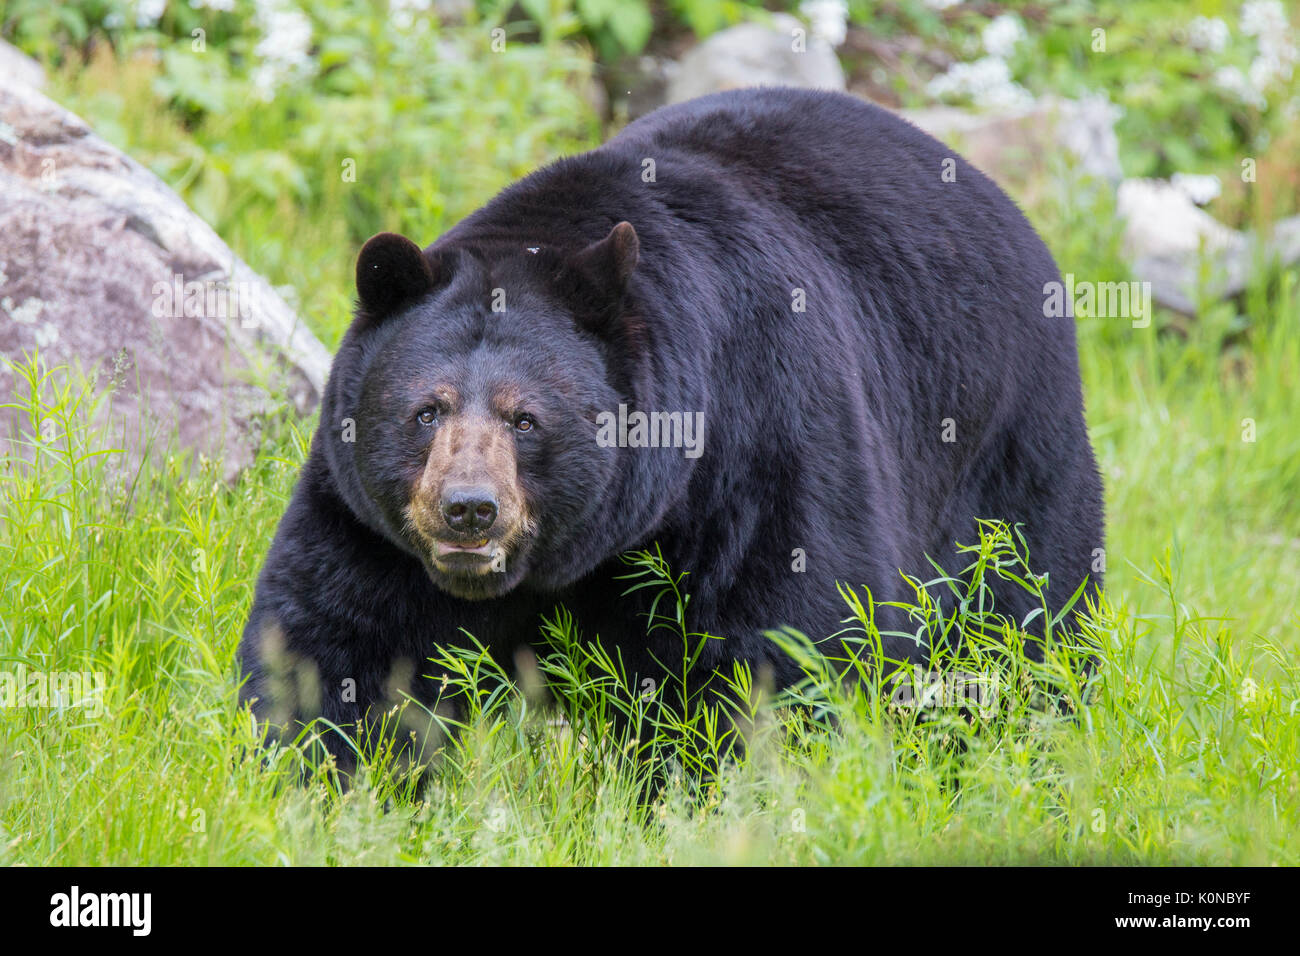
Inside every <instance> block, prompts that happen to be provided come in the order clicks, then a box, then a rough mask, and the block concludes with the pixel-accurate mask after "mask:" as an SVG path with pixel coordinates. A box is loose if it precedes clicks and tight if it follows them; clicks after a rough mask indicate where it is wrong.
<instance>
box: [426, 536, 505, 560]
mask: <svg viewBox="0 0 1300 956" xmlns="http://www.w3.org/2000/svg"><path fill="white" fill-rule="evenodd" d="M496 549H497V546H496V544H495V543H494V542H493V541H492V540H491V539H489V538H478V539H474V540H470V541H447V540H444V539H441V538H440V539H438V540H436V541H435V542H434V545H433V554H434V557H435V558H436V559H438V560H440V561H441V560H443V559H445V558H462V559H465V558H491V557H492V555H493V554H494V553H495V552H496Z"/></svg>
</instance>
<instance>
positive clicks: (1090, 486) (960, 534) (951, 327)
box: [239, 89, 1103, 763]
mask: <svg viewBox="0 0 1300 956" xmlns="http://www.w3.org/2000/svg"><path fill="white" fill-rule="evenodd" d="M356 281H357V295H358V304H357V308H356V314H355V318H354V321H353V323H352V326H351V328H350V329H349V330H348V332H347V335H346V336H345V337H344V339H343V342H342V345H341V346H340V347H339V350H338V354H337V356H336V357H335V359H334V364H333V368H332V370H331V373H330V379H329V385H328V389H327V393H326V395H325V398H324V402H323V405H322V410H321V418H320V425H319V428H318V430H317V432H316V435H315V438H314V440H313V443H312V447H311V452H310V455H309V457H308V459H307V462H306V464H305V465H304V467H303V470H302V474H301V476H300V478H299V481H298V485H297V488H296V490H295V492H294V495H293V499H292V501H291V503H290V505H289V508H288V511H287V513H286V514H285V516H284V518H283V520H282V521H281V523H280V526H279V530H278V531H277V533H276V536H275V541H274V543H273V544H272V546H271V551H270V555H269V557H268V558H267V561H266V565H265V567H264V569H263V570H262V573H261V576H260V578H259V579H258V583H257V592H256V597H255V601H254V604H253V608H252V612H251V615H250V618H249V621H248V624H247V628H246V630H245V632H244V635H243V640H242V643H241V645H240V649H239V655H240V661H241V664H242V667H243V670H244V673H245V674H246V676H247V678H248V679H247V681H246V682H245V684H244V686H243V690H242V694H243V697H244V699H249V700H253V701H255V705H254V706H255V709H256V710H257V711H258V712H259V713H261V714H262V715H264V716H267V717H270V718H275V719H273V720H272V723H276V722H277V720H278V721H279V722H281V723H283V722H289V723H292V722H294V721H303V720H307V719H310V718H311V717H315V716H323V717H325V718H327V719H328V720H329V721H330V722H332V723H334V724H336V725H339V726H341V727H349V726H359V724H358V722H359V721H362V720H363V718H365V717H366V714H367V712H370V713H372V714H373V713H374V712H375V711H377V710H379V709H380V708H382V707H384V706H386V705H387V704H388V703H389V702H391V701H392V700H393V699H394V693H395V685H396V684H401V685H402V686H403V687H404V688H406V689H408V690H409V692H410V693H411V694H413V695H414V696H415V697H416V698H417V699H419V700H421V701H423V702H425V703H432V701H433V700H434V698H435V697H436V695H437V693H438V690H439V686H438V681H437V680H436V679H429V678H430V677H431V676H432V677H436V675H429V674H428V673H427V671H428V665H427V664H426V663H425V662H426V660H427V658H428V657H429V654H430V650H431V648H432V647H433V646H434V645H436V644H440V643H442V644H446V643H451V642H457V641H461V640H463V639H464V638H463V634H462V630H463V631H467V632H469V633H470V634H472V635H474V636H475V637H476V638H477V639H478V640H479V641H481V642H483V643H484V644H485V645H487V646H488V647H489V648H490V649H491V650H492V651H493V653H494V655H495V656H496V657H497V660H499V661H502V662H509V661H510V660H512V658H513V655H514V654H515V653H516V651H517V650H518V649H519V648H521V647H527V646H529V645H530V644H532V643H534V642H536V640H537V639H538V628H539V617H540V616H541V615H543V614H546V613H548V612H550V611H552V610H553V609H554V608H555V607H556V606H557V605H563V606H565V607H566V608H568V610H569V611H571V612H572V613H573V615H574V617H575V619H576V620H577V622H578V624H579V626H580V627H581V629H582V631H583V633H584V634H587V635H589V636H593V635H599V636H600V638H601V640H602V642H603V643H604V644H605V645H606V646H612V647H615V648H617V650H618V651H619V653H621V655H622V657H623V659H624V661H625V662H626V664H627V666H628V668H629V670H630V671H631V672H632V673H633V674H635V675H651V676H654V675H656V674H660V673H662V667H663V666H664V665H667V666H673V665H674V662H677V663H679V662H680V661H681V655H682V653H683V649H682V645H681V641H680V639H679V638H678V639H674V638H673V637H670V636H668V635H663V636H658V637H657V636H656V635H655V633H651V634H647V630H646V622H645V620H644V618H643V616H642V615H641V614H639V613H638V607H637V606H636V605H635V604H633V603H630V602H629V601H627V600H624V599H623V598H622V597H621V593H622V592H623V591H624V590H625V582H622V581H619V580H616V578H617V577H618V576H620V575H625V574H626V573H627V566H626V564H624V563H623V562H621V561H620V556H621V555H623V554H624V553H626V552H628V551H629V550H632V549H638V548H645V547H650V546H653V545H657V546H658V547H659V548H660V549H661V550H662V553H663V555H664V557H665V558H666V559H667V561H668V564H669V565H670V566H671V567H672V568H673V569H674V570H676V571H686V572H689V577H688V578H687V585H686V590H688V591H689V592H690V594H691V600H690V603H689V613H690V615H691V620H690V624H691V627H692V629H693V630H695V631H699V632H707V633H709V634H713V635H717V636H718V637H720V638H722V640H716V641H710V642H708V643H707V645H706V647H705V649H704V652H703V656H702V658H701V659H700V660H699V661H698V662H697V664H696V667H697V668H703V671H704V672H705V673H707V672H709V671H712V670H714V669H716V668H718V667H720V666H722V665H724V664H727V663H729V662H734V661H737V660H741V661H746V662H748V663H750V664H751V665H752V666H753V667H754V669H755V670H756V671H758V670H765V671H767V672H768V673H769V674H770V676H771V677H772V678H773V679H774V680H775V682H776V683H777V684H783V683H785V682H788V681H791V680H792V679H794V678H795V677H796V676H797V674H796V668H795V666H794V664H793V663H792V662H791V661H790V660H789V659H788V658H787V657H786V656H785V655H784V654H782V653H781V652H779V651H778V650H777V648H776V645H775V644H773V643H772V642H771V641H770V639H768V638H766V637H765V636H764V631H765V630H768V629H772V628H777V627H780V626H783V625H785V626H791V627H794V628H798V629H799V630H801V631H803V632H804V633H806V634H808V635H810V636H812V637H814V638H827V636H828V635H833V634H835V633H836V632H837V631H840V630H841V628H842V621H843V619H844V618H845V617H846V611H847V609H846V607H845V605H844V603H843V599H842V598H841V596H840V595H839V594H838V593H837V588H836V582H845V583H847V584H850V585H853V586H863V585H865V586H867V587H869V588H870V589H871V592H872V594H873V596H874V597H875V598H876V599H877V600H878V601H889V600H895V599H899V598H903V597H906V596H907V592H906V590H905V589H904V581H903V580H902V577H901V576H900V571H902V572H907V573H911V574H917V575H926V576H929V574H928V572H930V571H932V568H931V566H930V564H929V562H928V561H927V556H928V557H930V558H932V559H933V560H934V561H936V562H937V563H939V564H940V565H941V566H943V567H945V568H949V569H954V566H955V564H956V552H955V542H958V541H963V542H969V541H971V540H972V539H973V538H974V537H975V519H976V518H996V519H1001V520H1005V521H1007V522H1019V523H1023V526H1024V533H1025V536H1026V538H1027V541H1028V544H1029V548H1030V555H1031V560H1032V562H1033V565H1034V567H1035V569H1036V570H1039V571H1045V572H1048V574H1049V575H1050V578H1049V580H1050V586H1049V589H1048V595H1049V603H1052V605H1053V609H1056V608H1059V607H1061V606H1062V605H1063V604H1064V602H1065V601H1066V600H1067V599H1068V598H1069V596H1070V595H1071V594H1072V593H1073V592H1074V591H1075V589H1076V588H1077V587H1078V586H1079V585H1080V584H1081V583H1083V582H1085V581H1088V587H1089V588H1090V589H1092V590H1094V591H1095V589H1097V588H1098V587H1099V586H1100V577H1099V576H1098V575H1096V574H1093V573H1091V565H1092V564H1093V562H1094V559H1095V554H1096V552H1097V549H1099V548H1101V546H1102V534H1103V529H1102V493H1101V483H1100V480H1099V477H1098V471H1097V467H1096V463H1095V460H1094V458H1093V453H1092V449H1091V447H1090V445H1089V440H1088V434H1087V431H1086V428H1085V423H1084V407H1083V396H1082V390H1081V387H1080V381H1079V371H1078V358H1077V354H1076V346H1075V334H1074V328H1073V324H1072V320H1071V319H1070V318H1066V317H1059V316H1057V315H1056V314H1055V312H1054V311H1053V310H1050V309H1045V307H1044V303H1045V296H1046V290H1047V289H1048V288H1050V284H1051V283H1057V282H1059V281H1060V275H1059V273H1058V271H1057V268H1056V265H1055V263H1054V262H1053V260H1052V257H1051V255H1050V253H1049V252H1048V251H1047V249H1046V247H1045V246H1044V245H1043V243H1042V241H1041V240H1040V239H1039V238H1038V236H1037V235H1036V234H1035V232H1034V230H1033V228H1032V227H1031V226H1030V225H1029V223H1028V222H1027V221H1026V220H1025V218H1024V217H1023V215H1022V214H1021V213H1020V211H1019V210H1018V209H1017V208H1016V206H1015V204H1014V203H1012V201H1011V200H1010V199H1008V198H1007V196H1006V195H1005V194H1004V193H1002V191H1001V190H1000V189H998V187H997V186H995V185H994V184H993V182H992V181H990V180H989V179H987V178H986V177H985V176H983V175H982V174H981V173H980V172H978V171H977V170H975V169H974V168H972V167H971V166H969V165H968V164H967V163H966V162H965V161H963V160H962V159H961V158H960V157H957V156H955V155H954V154H953V153H952V151H951V150H949V149H948V148H946V147H945V146H943V145H942V144H941V143H939V142H938V141H936V140H934V139H932V138H931V137H929V136H927V135H926V134H924V133H922V132H920V131H919V130H917V129H916V128H914V127H913V126H911V125H909V124H908V123H906V122H904V121H903V120H902V119H900V118H898V117H896V116H894V115H893V114H891V113H889V112H887V111H885V110H883V109H880V108H877V107H874V106H871V105H868V104H866V103H863V102H860V101H857V100H854V99H852V98H850V97H848V96H844V95H840V94H832V93H823V92H809V91H799V90H792V89H762V90H748V91H738V92H730V93H723V94H718V95H714V96H708V97H704V98H702V99H699V100H695V101H692V102H689V103H685V104H681V105H677V106H672V107H668V108H665V109H661V110H659V111H657V112H655V113H653V114H651V115H649V116H647V117H645V118H643V119H640V120H638V121H636V122H634V123H632V124H630V125H629V126H628V127H627V128H626V129H624V130H623V131H622V132H621V133H619V134H618V135H617V136H615V137H614V138H613V139H611V140H610V141H609V142H608V143H606V144H605V145H604V146H601V147H600V148H598V149H595V150H593V151H591V152H588V153H584V154H582V155H578V156H573V157H569V158H565V159H561V160H559V161H557V162H555V163H553V164H551V165H549V166H547V167H545V168H543V169H541V170H539V171H537V172H535V173H533V174H532V175H530V176H528V177H527V178H525V179H524V180H522V181H520V182H518V183H516V184H514V185H512V186H510V187H509V188H507V189H506V190H504V191H503V192H502V193H501V194H500V195H498V196H497V197H496V198H495V199H493V200H492V201H491V202H490V203H488V204H487V205H486V206H485V207H483V208H482V209H480V210H479V211H477V212H475V213H473V214H472V215H470V216H469V217H468V218H466V219H464V220H463V221H462V222H460V223H459V224H457V225H456V226H455V227H453V228H452V229H451V230H450V231H449V232H447V233H446V234H445V235H444V236H442V238H440V239H439V240H438V241H436V242H435V243H433V244H432V245H431V246H429V247H428V248H426V249H424V250H423V251H422V250H421V249H420V248H419V247H417V246H416V244H415V243H413V242H411V241H410V240H409V239H406V238H403V237H400V236H397V235H393V234H390V233H384V234H381V235H378V236H376V237H374V238H373V239H371V240H370V241H369V242H367V243H366V245H365V247H364V248H363V249H362V250H361V254H360V257H359V260H358V262H357V278H356ZM1048 313H1052V314H1048ZM792 556H794V557H792ZM997 599H998V600H999V601H1000V602H1001V606H1000V608H999V609H1000V610H1003V611H1005V612H1006V613H1007V614H1008V615H1009V616H1012V617H1014V618H1015V619H1017V620H1019V619H1021V618H1023V617H1024V616H1025V615H1026V614H1027V613H1028V612H1029V611H1030V610H1031V606H1030V604H1028V603H1027V601H1026V597H1025V596H1024V595H1023V594H1022V593H1018V592H1017V591H1016V590H1014V589H1012V590H1009V591H1007V592H1006V593H999V594H998V595H997ZM642 609H643V608H642ZM884 649H885V651H886V655H887V656H889V657H893V658H896V659H900V660H902V659H912V660H923V659H924V657H925V653H926V649H925V648H924V647H919V646H917V644H916V642H914V641H910V640H908V639H907V638H906V637H899V636H893V637H890V638H888V639H887V640H886V641H885V646H884ZM274 661H280V662H284V661H288V662H291V664H292V666H293V667H294V668H296V673H297V676H296V677H294V678H293V679H292V680H290V681H289V682H288V683H284V682H282V681H281V680H280V679H279V678H277V676H276V675H277V673H280V671H279V670H278V665H276V666H273V662H274ZM304 672H305V673H306V674H307V677H306V678H304V677H303V676H302V674H303V673H304ZM277 708H278V709H277ZM331 746H332V747H333V748H334V749H335V751H336V753H339V754H340V756H341V757H342V759H343V761H344V762H345V763H347V762H349V760H350V758H348V757H347V755H346V752H344V751H342V750H341V749H340V748H338V746H337V745H331Z"/></svg>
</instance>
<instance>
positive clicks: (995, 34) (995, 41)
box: [980, 13, 1026, 60]
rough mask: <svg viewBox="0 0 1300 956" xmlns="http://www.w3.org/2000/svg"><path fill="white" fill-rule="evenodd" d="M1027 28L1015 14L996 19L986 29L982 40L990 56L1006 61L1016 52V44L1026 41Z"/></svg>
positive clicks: (1007, 14) (1000, 16)
mask: <svg viewBox="0 0 1300 956" xmlns="http://www.w3.org/2000/svg"><path fill="white" fill-rule="evenodd" d="M1025 36H1026V34H1025V26H1024V24H1023V23H1021V22H1020V18H1019V17H1018V16H1016V15H1015V14H1014V13H1003V14H1000V15H999V16H996V17H994V18H993V19H992V20H990V21H989V22H988V23H987V24H986V25H985V27H984V30H983V32H982V33H981V34H980V40H981V41H982V42H983V44H984V49H985V51H986V52H987V53H988V54H989V56H996V57H999V58H1000V59H1003V60H1005V59H1006V58H1007V57H1009V56H1011V54H1013V53H1015V52H1016V44H1018V43H1019V42H1020V41H1021V40H1023V39H1025Z"/></svg>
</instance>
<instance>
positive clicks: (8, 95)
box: [0, 83, 329, 479]
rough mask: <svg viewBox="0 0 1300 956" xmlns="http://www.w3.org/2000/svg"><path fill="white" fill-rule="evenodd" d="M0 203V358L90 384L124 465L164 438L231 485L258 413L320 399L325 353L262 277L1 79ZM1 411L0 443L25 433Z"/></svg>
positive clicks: (167, 194) (58, 116) (153, 182)
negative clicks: (216, 464) (67, 369)
mask: <svg viewBox="0 0 1300 956" xmlns="http://www.w3.org/2000/svg"><path fill="white" fill-rule="evenodd" d="M0 196H3V201H0V354H3V355H4V356H7V357H9V358H10V359H15V360H21V359H22V357H23V356H24V355H25V354H29V353H31V352H33V351H34V350H37V349H39V352H40V357H41V362H42V365H43V366H44V367H45V368H52V367H55V366H57V365H76V366H79V367H80V368H81V369H82V370H83V371H84V372H85V373H86V374H88V375H95V376H96V383H97V384H96V388H97V391H98V392H100V393H104V392H106V391H107V390H111V392H112V394H111V402H104V403H102V409H101V416H108V417H109V419H110V423H111V428H112V434H114V435H116V436H118V437H117V439H116V441H124V442H125V446H124V447H125V448H126V449H127V452H128V455H127V461H136V460H138V457H139V455H140V454H141V453H142V452H143V449H145V448H148V447H154V448H165V447H166V446H167V445H168V444H169V443H170V440H171V438H172V437H173V435H174V436H175V438H176V439H177V440H178V442H179V444H180V445H181V446H185V447H189V448H194V449H196V450H198V451H201V452H203V453H205V454H207V455H208V456H209V457H212V458H220V460H221V461H222V463H223V468H224V473H225V476H226V478H227V479H232V478H233V477H234V476H235V475H237V474H238V472H239V471H240V470H241V469H242V468H243V467H245V466H247V465H248V464H249V463H250V462H251V461H252V457H253V455H254V453H255V451H256V447H257V442H258V434H257V431H258V428H259V424H260V420H261V416H262V414H263V413H264V412H265V411H267V410H268V409H269V408H270V407H272V406H273V405H280V404H282V403H283V402H284V401H285V399H286V397H287V398H288V399H289V400H290V402H291V403H292V405H293V406H294V407H295V408H296V409H297V411H298V412H299V413H303V414H305V413H307V412H309V411H310V410H311V409H313V408H314V407H315V405H316V404H317V402H318V401H319V398H320V395H321V391H322V389H323V388H324V384H325V378H326V375H327V373H328V370H329V354H328V353H327V352H326V350H325V348H324V347H323V346H322V345H321V343H320V342H319V341H318V340H317V339H316V337H315V336H314V335H312V333H311V332H310V331H309V330H308V329H307V328H306V327H305V326H304V325H303V324H302V323H301V322H300V321H299V319H298V317H297V315H295V314H294V312H293V310H292V309H290V308H289V306H287V305H286V304H285V303H284V301H283V300H282V299H281V298H280V297H279V296H278V295H277V294H276V293H275V292H274V291H273V290H272V289H271V287H270V286H269V285H268V284H267V283H266V281H265V280H264V279H262V278H261V277H260V276H259V275H257V274H256V273H255V272H253V270H252V269H250V268H249V267H248V266H247V265H246V264H245V263H244V262H243V261H242V260H240V258H239V257H238V256H236V255H235V254H234V253H233V252H231V250H230V249H229V247H227V246H226V244H225V243H224V242H222V241H221V239H220V238H219V237H218V236H217V234H216V233H215V232H213V231H212V229H211V228H210V227H209V226H208V225H207V224H206V223H205V222H203V221H202V220H201V219H199V217H198V216H196V215H195V214H194V213H193V212H192V211H191V210H190V209H189V207H188V206H186V205H185V203H184V202H183V201H182V200H181V199H180V198H179V197H178V196H176V194H175V193H173V192H172V191H171V190H170V189H168V188H167V186H166V185H165V184H164V183H163V182H162V181H161V180H159V179H158V178H157V177H156V176H154V175H153V174H152V173H150V172H149V171H148V170H146V169H145V168H144V167H142V166H141V165H139V164H138V163H136V162H135V161H134V160H132V159H130V158H129V157H127V156H124V155H123V154H122V153H120V152H119V151H118V150H116V149H114V148H113V147H112V146H109V145H108V144H107V143H105V142H104V141H103V140H101V139H99V138H98V137H97V136H95V135H94V134H93V133H92V132H91V131H90V129H89V127H88V126H87V125H86V124H85V123H84V122H82V121H81V120H80V119H78V118H77V117H76V116H74V115H73V114H72V113H70V112H68V111H67V110H65V109H63V108H62V107H60V106H58V105H57V104H55V103H53V102H51V101H50V100H49V99H47V98H46V97H44V96H43V95H41V94H40V93H39V92H37V91H36V90H34V89H33V88H31V87H29V86H25V85H23V84H19V83H0ZM0 369H3V370H0V395H4V396H6V400H7V397H8V395H9V394H10V393H11V391H12V389H13V386H14V382H13V381H12V377H11V373H10V372H9V370H8V368H7V367H5V366H2V365H0ZM110 406H111V411H109V410H108V409H109V407H110ZM7 411H8V412H9V414H7V415H4V414H0V436H4V435H12V434H15V433H17V432H19V431H24V432H29V433H30V431H31V424H30V423H28V422H23V421H20V420H19V418H18V416H17V414H16V413H15V412H13V410H7ZM47 437H49V436H47ZM151 443H152V445H151Z"/></svg>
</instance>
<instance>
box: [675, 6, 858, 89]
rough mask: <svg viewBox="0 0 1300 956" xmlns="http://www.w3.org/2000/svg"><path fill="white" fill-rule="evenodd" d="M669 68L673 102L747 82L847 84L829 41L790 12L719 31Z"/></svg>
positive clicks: (812, 85) (835, 86)
mask: <svg viewBox="0 0 1300 956" xmlns="http://www.w3.org/2000/svg"><path fill="white" fill-rule="evenodd" d="M796 47H799V49H796ZM670 73H671V75H670V76H669V77H668V88H667V101H668V102H669V103H680V102H682V101H684V100H689V99H693V98H694V97H697V96H704V95H705V94H708V93H718V92H721V91H723V90H735V89H741V88H743V87H747V86H799V87H806V88H810V89H826V90H843V89H844V71H843V69H841V67H840V61H839V58H838V57H836V55H835V51H834V50H833V49H832V48H831V45H830V44H829V43H827V42H826V41H825V40H823V39H821V38H820V37H816V36H813V35H811V33H810V31H809V30H808V28H807V27H806V26H805V25H804V24H802V23H800V22H799V21H798V20H796V19H795V18H794V17H792V16H789V15H788V14H774V15H773V16H772V22H771V24H770V25H765V24H759V23H742V24H740V25H738V26H734V27H729V28H728V29H726V30H722V31H720V32H718V33H715V34H714V35H713V36H711V37H709V38H708V39H707V40H705V41H704V42H703V43H701V44H700V45H699V46H697V47H693V48H692V49H691V50H689V51H687V53H686V54H685V55H684V56H683V57H682V58H681V60H680V61H679V62H678V63H677V66H676V69H673V70H671V71H670Z"/></svg>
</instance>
